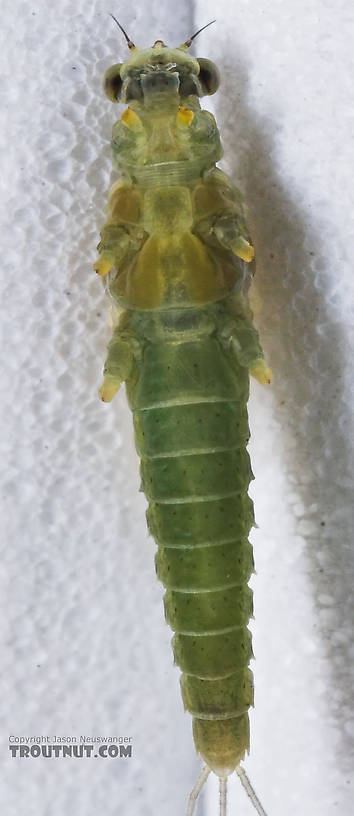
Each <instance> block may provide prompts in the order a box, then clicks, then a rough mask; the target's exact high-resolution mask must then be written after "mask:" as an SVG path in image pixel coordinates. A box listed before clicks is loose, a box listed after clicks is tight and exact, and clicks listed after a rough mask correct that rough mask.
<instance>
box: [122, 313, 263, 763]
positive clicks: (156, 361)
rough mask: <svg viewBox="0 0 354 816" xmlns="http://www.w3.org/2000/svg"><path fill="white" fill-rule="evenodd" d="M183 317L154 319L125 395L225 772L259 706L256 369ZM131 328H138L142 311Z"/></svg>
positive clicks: (174, 598) (193, 708)
mask: <svg viewBox="0 0 354 816" xmlns="http://www.w3.org/2000/svg"><path fill="white" fill-rule="evenodd" d="M142 319H143V318H142ZM144 321H145V324H146V317H144ZM156 322H157V323H158V327H157V329H156ZM178 322H179V321H178V320H177V317H176V325H175V327H173V313H171V312H170V315H169V328H168V329H164V320H163V315H161V313H160V315H158V314H157V315H156V313H155V317H154V324H155V335H154V334H152V335H151V338H152V339H150V340H146V325H145V326H144V328H143V329H142V336H141V338H140V340H141V342H142V344H143V355H142V361H141V365H140V367H139V375H138V377H137V379H136V380H134V382H132V381H131V382H129V381H128V382H127V391H128V398H129V402H130V405H131V408H132V410H133V414H134V426H135V437H136V446H137V451H138V454H139V455H140V457H141V476H142V487H143V490H144V492H145V495H146V498H147V500H148V502H149V508H148V512H147V517H148V524H149V529H150V531H151V533H152V534H153V536H154V538H155V541H156V544H157V546H158V550H157V555H156V571H157V575H158V577H159V578H160V580H161V581H162V582H163V584H164V586H165V589H166V594H165V599H164V602H165V615H166V620H167V622H168V623H169V625H170V626H171V628H172V629H173V631H174V632H175V634H174V637H173V651H174V656H175V662H176V663H177V664H178V665H179V666H180V668H181V670H182V677H181V687H182V696H183V702H184V705H185V708H186V709H187V710H188V711H190V713H191V714H192V716H193V732H194V740H195V744H196V748H197V750H198V751H199V752H200V753H201V754H202V756H203V757H204V759H205V761H206V762H207V764H208V766H209V767H210V768H211V769H212V770H213V771H214V772H215V773H217V774H219V775H220V776H226V775H227V774H228V773H231V772H232V771H233V770H234V769H235V768H236V766H237V765H238V764H239V762H240V760H241V759H242V758H243V756H244V754H245V751H246V750H248V748H249V721H248V708H249V706H250V705H252V701H253V681H252V673H251V672H250V670H249V668H248V665H249V660H250V658H251V657H252V646H251V636H250V633H249V631H248V629H247V623H248V620H249V617H250V615H251V614H252V592H251V590H250V589H249V587H248V586H247V584H248V580H249V577H250V574H251V572H252V571H253V557H252V548H251V545H250V544H249V542H248V533H249V530H250V527H251V526H252V523H253V507H252V502H251V500H250V499H249V497H248V494H247V490H248V485H249V481H250V479H251V478H252V472H251V468H250V463H249V457H248V453H247V451H246V445H247V440H248V436H249V431H248V421H247V410H246V403H247V398H248V372H247V370H246V369H245V368H242V367H241V366H239V365H238V364H237V362H236V361H235V359H234V358H232V357H231V355H229V354H228V352H227V350H225V349H224V348H223V346H222V345H221V343H220V341H219V340H218V337H217V335H216V333H215V332H213V331H209V332H206V331H205V330H204V331H201V330H200V329H199V328H198V320H196V321H195V330H194V331H189V332H186V331H185V326H183V327H182V328H181V331H180V332H179V331H178ZM134 323H135V326H134V330H135V332H137V333H139V331H138V328H137V327H138V325H139V316H138V313H135V317H134ZM171 325H172V329H171Z"/></svg>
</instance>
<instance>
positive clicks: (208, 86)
mask: <svg viewBox="0 0 354 816" xmlns="http://www.w3.org/2000/svg"><path fill="white" fill-rule="evenodd" d="M197 62H198V63H199V67H200V71H199V74H198V79H199V82H200V84H201V86H202V90H203V96H206V95H207V96H211V95H212V94H214V93H215V92H216V91H217V90H218V87H219V85H220V75H219V71H218V69H217V67H216V65H215V63H214V62H212V61H211V60H208V59H204V58H203V57H201V58H200V59H197Z"/></svg>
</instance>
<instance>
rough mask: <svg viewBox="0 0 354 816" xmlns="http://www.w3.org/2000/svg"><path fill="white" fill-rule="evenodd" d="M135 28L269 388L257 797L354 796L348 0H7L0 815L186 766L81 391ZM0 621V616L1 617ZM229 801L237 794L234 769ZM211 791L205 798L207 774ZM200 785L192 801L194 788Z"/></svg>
mask: <svg viewBox="0 0 354 816" xmlns="http://www.w3.org/2000/svg"><path fill="white" fill-rule="evenodd" d="M109 11H112V12H113V13H114V14H116V16H118V18H119V19H120V20H121V22H122V24H123V25H124V26H125V27H126V28H127V30H128V32H129V34H130V36H131V37H132V38H133V39H134V40H135V41H136V42H137V44H138V45H142V46H146V45H149V44H151V43H152V42H153V41H154V40H155V39H156V38H157V37H163V38H164V39H165V40H166V41H168V42H169V43H171V44H178V43H179V42H181V41H183V40H185V39H186V37H187V36H188V35H190V34H191V33H192V32H193V31H195V30H196V28H198V27H200V26H201V25H203V24H204V23H205V22H207V21H208V20H209V19H212V18H213V17H214V16H217V18H218V19H217V23H216V25H214V26H213V27H211V28H210V29H208V30H207V31H205V32H204V33H203V34H202V35H201V36H200V38H199V40H198V41H197V42H196V48H195V53H197V54H199V55H200V56H209V57H210V58H211V59H214V60H215V61H216V62H217V63H218V64H219V67H220V70H221V74H222V86H221V89H220V91H219V93H218V95H217V96H216V97H215V102H214V98H213V99H211V100H209V106H210V108H211V109H212V110H214V111H215V112H216V116H217V121H218V124H219V127H220V130H221V134H222V138H223V143H224V147H225V160H224V162H223V166H225V167H226V169H227V170H228V171H229V172H230V173H231V174H232V177H233V179H234V181H235V182H236V183H238V184H239V185H240V187H241V189H242V190H243V192H244V193H245V196H246V200H247V202H248V206H249V222H250V226H251V229H252V233H253V236H254V240H255V244H256V250H257V259H258V283H257V301H258V302H259V301H262V312H261V313H260V314H259V315H258V318H257V320H258V324H259V327H260V330H261V334H262V338H263V343H264V347H265V350H266V354H267V358H268V360H269V362H270V364H271V365H272V368H273V370H274V384H273V386H272V389H271V390H268V391H266V390H264V389H262V388H261V387H260V386H259V387H258V386H257V384H256V385H254V386H253V388H252V396H251V402H250V422H251V429H252V441H251V446H250V449H251V455H252V461H253V468H254V472H255V475H256V481H255V482H253V484H252V495H253V498H254V500H255V505H256V514H257V521H258V525H259V529H258V530H255V531H254V532H253V542H254V546H255V554H256V565H257V576H255V577H254V578H253V581H252V585H253V588H254V590H255V611H256V620H255V622H254V624H253V632H254V650H255V653H256V657H257V660H256V662H255V664H254V670H255V682H256V708H255V711H254V713H253V715H252V750H251V756H250V758H249V759H248V761H247V763H246V767H247V769H248V771H249V773H250V775H251V776H252V780H253V782H254V784H255V787H256V788H257V791H258V792H259V794H260V796H261V798H262V800H263V803H264V806H265V807H266V809H267V812H268V814H269V816H300V814H301V816H336V815H337V814H338V816H351V814H352V813H353V811H354V780H353V765H354V762H353V759H354V751H353V738H354V706H353V680H354V676H353V665H354V647H353V643H352V630H353V607H354V601H353V590H352V587H353V583H354V563H353V562H354V558H353V554H352V553H353V530H354V524H353V453H354V435H353V413H352V404H353V398H354V389H353V303H354V298H353V290H354V284H353V270H352V261H351V258H352V257H353V255H354V252H353V249H354V247H353V243H354V223H353V211H354V202H353V180H352V178H353V164H354V155H353V154H354V150H353V135H352V134H353V124H354V113H353V96H352V88H353V81H354V71H353V63H354V56H353V36H354V10H353V9H352V7H351V5H350V4H349V3H348V2H347V1H346V0H342V1H341V0H336V2H334V0H312V2H308V0H273V2H272V3H271V4H268V3H265V2H262V0H252V2H249V1H248V0H238V2H237V3H235V5H234V6H233V7H232V8H231V7H230V6H228V4H227V2H226V0H219V2H218V3H217V6H215V0H214V2H211V0H203V2H198V0H197V2H195V3H194V4H191V3H188V2H186V0H185V2H184V3H183V2H181V3H180V6H179V7H178V8H177V5H176V4H175V3H174V2H172V0H165V2H164V3H158V2H155V0H153V2H152V3H149V4H146V6H145V5H144V4H143V3H142V0H135V3H134V4H130V3H127V2H126V0H125V2H120V3H119V6H118V7H117V6H116V3H112V2H110V0H102V2H98V1H97V2H90V3H87V2H86V3H84V2H82V0H76V1H75V2H61V3H59V2H56V3H54V2H49V0H48V2H45V1H44V0H40V2H34V3H33V4H32V3H31V2H20V1H19V0H16V2H9V1H8V0H5V2H4V3H3V7H2V14H1V23H2V42H1V43H0V45H1V49H0V61H1V68H2V70H1V73H2V76H3V79H2V83H1V137H0V138H1V153H2V158H3V163H2V179H1V196H2V224H3V229H2V237H1V272H2V305H3V338H2V363H3V366H2V376H1V386H2V389H3V398H2V404H3V407H4V413H3V423H2V428H3V438H2V453H1V462H2V464H3V492H2V496H3V517H4V518H5V524H4V536H3V553H2V556H1V574H2V576H4V590H5V591H4V592H3V594H2V620H3V625H2V633H3V652H2V656H1V670H2V686H1V689H0V706H1V737H2V742H1V745H0V763H1V766H2V768H1V783H0V784H1V793H0V803H1V804H2V812H3V813H4V814H6V816H19V814H21V816H22V814H24V813H26V816H62V814H63V813H69V814H75V816H103V814H105V816H115V815H116V814H118V813H119V814H123V816H130V814H134V816H155V814H156V813H161V816H181V814H183V811H184V807H185V799H186V794H187V792H188V790H189V789H190V787H191V785H192V782H193V780H194V778H195V776H196V774H197V772H198V767H199V763H198V760H197V759H196V758H195V755H194V750H193V744H192V738H191V727H190V718H189V717H188V716H187V715H184V714H183V710H182V703H181V700H180V696H179V686H178V670H176V669H174V668H173V666H172V654H171V650H170V645H169V641H170V631H169V630H168V628H167V627H166V626H165V624H164V622H163V613H162V602H161V598H162V589H161V587H160V585H159V584H158V583H157V582H156V579H155V573H154V566H153V554H154V545H153V542H152V540H151V539H149V538H147V533H146V529H145V519H144V510H145V501H144V498H143V496H142V495H141V494H139V493H138V465H137V459H136V456H135V453H134V448H133V440H132V428H131V420H130V416H129V411H128V409H127V407H126V404H125V399H124V393H123V392H122V393H120V394H119V395H118V398H117V399H116V400H115V402H114V403H113V405H111V406H104V405H102V403H100V401H99V400H98V398H97V386H98V384H99V381H100V376H101V369H102V364H103V360H104V356H105V344H106V342H107V339H108V337H109V329H108V326H107V318H106V303H105V300H104V297H103V294H102V290H101V287H100V284H99V281H98V280H97V278H96V277H95V275H94V273H93V271H92V269H91V263H92V260H93V258H94V256H95V244H96V243H97V240H98V231H99V227H100V225H101V224H102V222H103V208H104V205H105V202H106V197H107V190H108V188H109V184H110V150H109V139H110V131H111V126H112V124H113V121H114V118H115V117H116V116H117V115H118V114H119V113H120V112H121V111H120V110H119V109H117V108H115V107H113V106H112V105H111V104H110V103H109V102H108V100H106V99H105V97H104V96H103V94H102V91H101V81H102V77H103V73H104V71H105V69H106V68H107V67H108V66H109V65H110V64H111V63H112V62H117V61H120V60H121V59H122V58H125V57H126V54H127V51H126V48H125V45H124V41H123V39H122V38H121V37H120V35H119V31H118V30H117V29H116V28H115V26H114V24H113V22H112V21H111V20H110V18H109V17H108V12H109ZM5 620H6V626H5V623H4V621H5ZM10 733H12V734H23V735H26V736H30V735H32V734H33V735H34V734H53V733H56V734H76V735H80V734H82V733H85V734H100V735H105V734H127V735H129V736H132V738H133V741H134V742H133V745H134V749H133V751H134V753H133V758H132V759H131V760H108V759H107V760H103V759H92V760H88V759H86V760H84V759H82V760H59V759H57V760H45V759H41V760H40V759H22V760H20V759H11V758H10V757H9V755H8V749H7V738H8V734H10ZM233 788H234V790H233V792H232V793H233V797H234V802H233V803H231V802H230V816H233V814H234V813H237V814H240V816H248V814H250V813H251V812H252V811H251V809H250V806H249V803H248V802H247V800H246V799H245V797H244V795H242V791H241V792H240V791H239V788H238V786H237V785H236V782H235V784H234V785H233ZM207 798H208V800H209V804H205V806H204V807H201V808H200V813H201V812H202V811H203V816H206V813H207V812H208V814H210V816H211V815H212V814H213V816H215V814H216V793H214V790H213V785H212V784H210V786H209V790H208V795H207ZM208 807H209V810H208Z"/></svg>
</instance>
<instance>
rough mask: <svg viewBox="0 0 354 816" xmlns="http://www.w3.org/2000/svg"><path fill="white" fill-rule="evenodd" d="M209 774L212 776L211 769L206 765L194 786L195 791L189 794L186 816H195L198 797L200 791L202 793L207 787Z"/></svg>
mask: <svg viewBox="0 0 354 816" xmlns="http://www.w3.org/2000/svg"><path fill="white" fill-rule="evenodd" d="M209 774H210V768H208V766H207V765H204V767H203V770H202V772H201V774H200V776H199V777H198V779H197V781H196V783H195V785H194V788H193V790H192V791H191V793H190V794H189V799H188V806H187V813H186V816H193V813H194V810H195V806H196V804H197V799H198V796H199V794H200V791H201V789H202V787H203V785H205V783H206V781H207V779H208V776H209Z"/></svg>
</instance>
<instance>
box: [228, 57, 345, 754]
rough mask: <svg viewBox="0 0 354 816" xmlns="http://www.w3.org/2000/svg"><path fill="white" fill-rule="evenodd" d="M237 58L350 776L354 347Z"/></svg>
mask: <svg viewBox="0 0 354 816" xmlns="http://www.w3.org/2000/svg"><path fill="white" fill-rule="evenodd" d="M237 59H238V61H237V62H235V55H234V54H230V56H226V57H225V62H224V65H223V68H222V78H223V81H222V94H220V97H221V99H220V100H217V103H216V104H217V105H218V110H219V112H220V113H219V115H217V119H218V120H219V121H223V122H224V124H223V128H222V134H221V136H222V141H223V144H224V146H225V158H227V160H228V167H229V172H231V176H232V178H233V179H234V181H236V183H237V184H238V183H239V184H240V187H241V189H242V191H243V193H244V195H245V201H246V202H247V205H248V207H249V210H250V216H251V217H249V218H248V221H249V226H250V230H251V234H252V236H253V239H254V241H255V245H256V258H257V289H258V292H259V293H260V296H261V301H262V312H261V314H260V315H259V316H258V317H257V324H258V327H259V330H260V335H261V339H262V342H263V347H264V349H265V351H266V356H267V360H268V362H269V363H270V365H271V367H272V369H273V372H274V381H273V385H272V387H273V392H274V395H275V397H276V400H275V402H276V405H275V419H276V421H277V422H278V424H279V425H280V426H281V427H282V428H283V429H284V432H285V434H286V438H285V437H284V448H285V454H284V455H285V462H286V464H287V467H288V472H289V474H291V476H292V477H293V480H294V481H295V484H296V491H297V493H298V494H299V497H300V498H301V501H302V503H303V505H304V508H305V509H304V515H303V519H302V520H301V523H300V529H299V534H300V535H302V536H303V537H304V538H305V540H306V553H307V558H308V571H309V577H310V580H311V584H312V587H313V593H314V596H315V603H316V609H317V610H318V612H319V617H318V623H316V625H318V627H319V629H320V632H321V639H322V642H323V644H324V653H325V656H326V658H327V660H328V664H329V666H330V670H331V672H332V681H333V696H332V695H331V699H330V700H328V705H329V706H330V707H331V710H332V713H333V715H334V717H335V719H336V722H337V727H338V732H339V733H340V734H341V740H342V744H341V745H340V746H338V747H340V748H341V750H342V756H343V760H344V757H345V756H348V754H349V758H348V768H349V767H351V761H350V752H352V750H353V743H352V738H351V736H350V734H349V733H348V734H346V732H345V730H344V729H343V723H346V721H347V720H349V719H350V717H351V713H352V711H353V708H354V688H353V684H352V683H351V682H350V676H348V671H347V666H348V665H349V666H350V665H351V663H352V662H353V658H352V642H351V637H350V621H353V620H354V594H353V570H354V565H353V555H352V547H351V544H352V538H353V530H354V505H353V478H352V473H353V463H352V462H351V461H350V454H351V449H350V448H349V449H348V446H347V443H346V439H347V438H348V434H349V433H350V429H351V428H352V421H353V420H352V416H351V413H350V411H349V406H348V404H345V402H344V400H343V390H344V370H343V363H344V356H343V351H342V350H343V349H345V347H346V344H347V340H346V337H345V334H344V332H343V328H342V326H341V325H340V323H339V322H337V321H336V320H335V319H334V316H333V313H332V311H333V310H332V308H331V304H330V293H329V292H328V278H326V274H325V270H326V266H327V265H328V261H327V259H326V257H325V256H324V255H321V236H320V235H319V234H316V232H315V231H314V229H313V227H312V226H311V223H309V222H308V223H307V222H306V216H305V215H304V213H302V212H301V209H300V208H299V205H298V203H296V202H295V200H293V199H292V196H291V190H289V189H288V188H287V187H286V185H285V184H284V183H283V181H282V179H281V177H280V175H279V172H278V170H277V166H276V149H277V131H276V126H275V127H274V130H273V132H272V131H271V123H270V121H269V119H267V120H265V119H264V120H263V118H262V116H258V115H257V113H256V112H255V111H254V110H253V109H251V107H250V106H249V104H248V96H249V95H248V80H247V76H246V73H245V70H244V68H243V66H242V63H241V62H240V61H239V55H238V58H237ZM230 100H232V102H230ZM235 103H236V106H237V108H236V116H235ZM220 114H221V115H220ZM225 123H226V127H225ZM296 137H297V134H295V138H296ZM331 280H332V282H333V277H332V279H331ZM326 286H327V289H326ZM289 437H290V439H289ZM289 442H290V444H289ZM285 546H286V543H285ZM345 624H346V625H345ZM344 761H345V760H344ZM349 763H350V764H349Z"/></svg>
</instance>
